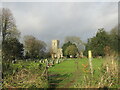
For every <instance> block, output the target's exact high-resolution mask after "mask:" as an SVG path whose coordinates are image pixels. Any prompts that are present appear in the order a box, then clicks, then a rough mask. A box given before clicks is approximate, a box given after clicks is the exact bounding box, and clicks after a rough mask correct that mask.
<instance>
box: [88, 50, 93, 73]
mask: <svg viewBox="0 0 120 90" xmlns="http://www.w3.org/2000/svg"><path fill="white" fill-rule="evenodd" d="M88 58H89V64H90V70H91V74H92V75H93V68H92V52H91V50H89V51H88Z"/></svg>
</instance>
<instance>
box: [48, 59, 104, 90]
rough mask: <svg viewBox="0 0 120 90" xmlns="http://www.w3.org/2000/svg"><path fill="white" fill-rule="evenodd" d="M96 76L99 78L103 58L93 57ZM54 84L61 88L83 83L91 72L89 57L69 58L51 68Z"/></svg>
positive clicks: (73, 86)
mask: <svg viewBox="0 0 120 90" xmlns="http://www.w3.org/2000/svg"><path fill="white" fill-rule="evenodd" d="M92 63H93V69H94V78H99V75H100V72H99V71H100V69H101V66H102V63H103V59H93V60H92ZM49 73H50V74H51V75H53V76H54V77H51V76H50V77H49V78H50V80H51V81H50V83H53V86H55V87H60V88H68V87H70V88H75V84H77V83H81V82H82V81H83V78H84V76H85V75H86V74H89V73H90V69H89V61H88V59H87V58H86V59H67V60H65V61H64V62H62V63H60V64H57V65H55V66H54V67H51V68H49ZM75 79H76V80H75Z"/></svg>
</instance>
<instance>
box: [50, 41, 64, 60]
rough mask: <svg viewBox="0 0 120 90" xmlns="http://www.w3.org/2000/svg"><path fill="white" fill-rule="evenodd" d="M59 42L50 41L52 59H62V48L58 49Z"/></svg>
mask: <svg viewBox="0 0 120 90" xmlns="http://www.w3.org/2000/svg"><path fill="white" fill-rule="evenodd" d="M59 43H60V42H59V40H52V55H51V56H52V58H53V59H56V58H57V59H59V58H62V57H63V53H62V48H59Z"/></svg>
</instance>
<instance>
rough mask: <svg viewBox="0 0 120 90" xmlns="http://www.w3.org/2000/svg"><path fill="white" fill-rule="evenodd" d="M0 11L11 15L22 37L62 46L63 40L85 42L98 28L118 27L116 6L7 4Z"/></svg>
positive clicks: (41, 3) (73, 3) (76, 3)
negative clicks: (58, 41) (70, 38)
mask: <svg viewBox="0 0 120 90" xmlns="http://www.w3.org/2000/svg"><path fill="white" fill-rule="evenodd" d="M3 7H7V8H9V9H10V10H11V11H12V13H13V15H14V17H15V19H16V24H17V26H18V29H19V31H20V32H21V36H22V37H23V36H24V35H33V36H35V37H37V38H38V39H40V40H43V41H45V42H48V43H50V42H51V40H52V39H59V40H61V41H62V42H63V41H64V38H65V37H66V36H79V37H80V38H81V39H82V40H83V41H86V40H87V38H90V37H92V36H94V35H95V33H96V32H97V30H98V29H99V28H105V30H107V31H109V30H110V29H112V28H113V27H115V26H116V25H117V23H118V3H117V2H116V3H115V2H111V3H110V2H102V3H98V2H96V3H95V2H84V3H82V2H66V3H65V2H61V3H60V2H36V3H33V2H32V3H30V2H26V3H25V2H24V3H22V2H19V3H18V2H16V3H14V2H11V3H7V2H6V3H3Z"/></svg>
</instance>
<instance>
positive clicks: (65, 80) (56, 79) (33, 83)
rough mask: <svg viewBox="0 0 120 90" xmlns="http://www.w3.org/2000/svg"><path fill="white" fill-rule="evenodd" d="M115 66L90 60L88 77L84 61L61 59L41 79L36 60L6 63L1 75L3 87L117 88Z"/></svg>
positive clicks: (102, 60)
mask: <svg viewBox="0 0 120 90" xmlns="http://www.w3.org/2000/svg"><path fill="white" fill-rule="evenodd" d="M117 63H118V62H117V61H114V63H112V62H111V61H110V60H105V59H102V58H101V59H98V58H94V59H92V65H93V76H92V74H91V73H90V68H89V61H88V59H87V58H84V59H65V60H64V61H63V62H61V63H59V64H55V65H54V66H53V67H49V68H48V72H47V77H46V79H45V78H44V76H43V77H41V74H42V73H43V71H44V67H45V64H43V63H40V62H39V61H37V62H35V61H27V62H26V61H18V62H17V63H15V64H10V66H9V70H8V71H5V72H4V75H5V76H4V83H3V87H4V88H5V87H14V88H100V87H101V88H103V87H104V88H119V85H118V66H117ZM41 64H42V68H41V67H40V65H41ZM107 68H108V69H107ZM116 68H117V69H116Z"/></svg>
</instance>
